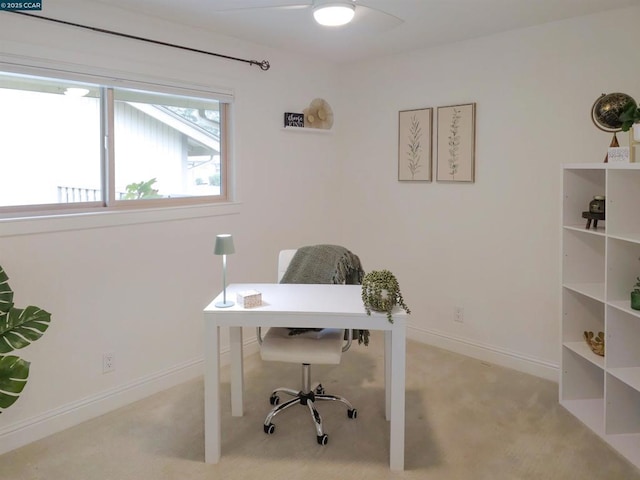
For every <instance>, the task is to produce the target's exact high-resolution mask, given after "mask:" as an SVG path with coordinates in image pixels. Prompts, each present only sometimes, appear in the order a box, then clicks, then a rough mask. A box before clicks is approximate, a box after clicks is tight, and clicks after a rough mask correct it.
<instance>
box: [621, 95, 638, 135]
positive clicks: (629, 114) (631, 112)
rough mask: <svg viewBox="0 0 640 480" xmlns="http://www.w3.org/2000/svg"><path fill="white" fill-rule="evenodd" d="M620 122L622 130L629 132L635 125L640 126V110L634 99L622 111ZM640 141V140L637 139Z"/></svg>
mask: <svg viewBox="0 0 640 480" xmlns="http://www.w3.org/2000/svg"><path fill="white" fill-rule="evenodd" d="M619 120H620V122H621V125H620V130H622V131H623V132H628V131H629V129H630V128H631V127H633V126H634V124H637V125H638V126H640V108H639V107H638V104H637V103H636V101H635V100H634V99H630V100H629V101H628V102H627V103H626V104H625V106H624V108H623V109H622V113H621V114H620V117H619ZM636 140H640V138H636Z"/></svg>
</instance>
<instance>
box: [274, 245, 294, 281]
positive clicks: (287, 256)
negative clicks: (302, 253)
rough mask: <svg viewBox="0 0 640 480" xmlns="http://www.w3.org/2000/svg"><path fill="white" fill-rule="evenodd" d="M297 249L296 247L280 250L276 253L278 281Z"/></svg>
mask: <svg viewBox="0 0 640 480" xmlns="http://www.w3.org/2000/svg"><path fill="white" fill-rule="evenodd" d="M297 251H298V249H297V248H294V249H292V250H280V254H279V255H278V282H280V280H282V277H283V276H284V273H285V272H286V271H287V267H288V266H289V264H290V263H291V260H292V259H293V256H294V255H295V254H296V252H297Z"/></svg>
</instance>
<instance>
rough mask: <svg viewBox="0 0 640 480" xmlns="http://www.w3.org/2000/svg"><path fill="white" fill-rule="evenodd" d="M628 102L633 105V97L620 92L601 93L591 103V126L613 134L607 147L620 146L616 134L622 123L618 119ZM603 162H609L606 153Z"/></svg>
mask: <svg viewBox="0 0 640 480" xmlns="http://www.w3.org/2000/svg"><path fill="white" fill-rule="evenodd" d="M630 102H633V104H634V105H635V103H636V101H635V100H634V99H633V97H631V96H630V95H627V94H626V93H620V92H615V93H609V94H606V93H603V94H602V95H600V96H599V97H598V98H597V99H596V101H595V102H593V106H592V107H591V120H592V121H593V124H594V125H595V126H596V127H597V128H599V129H600V130H602V131H603V132H609V133H613V138H612V139H611V144H610V145H609V147H619V146H620V144H619V143H618V138H617V137H616V133H617V132H619V131H621V130H622V125H623V122H622V120H621V118H620V117H621V115H622V114H623V112H624V111H625V107H626V106H627V105H628V104H629V103H630ZM627 130H628V128H627ZM604 161H605V163H607V162H608V161H609V154H608V153H607V155H606V156H605V157H604Z"/></svg>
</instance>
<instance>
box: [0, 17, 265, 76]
mask: <svg viewBox="0 0 640 480" xmlns="http://www.w3.org/2000/svg"><path fill="white" fill-rule="evenodd" d="M9 12H11V13H17V14H18V15H24V16H26V17H33V18H39V19H40V20H47V21H49V22H55V23H61V24H63V25H70V26H72V27H78V28H84V29H86V30H92V31H94V32H99V33H106V34H108V35H115V36H118V37H123V38H130V39H132V40H140V41H141V42H147V43H154V44H156V45H162V46H165V47H171V48H179V49H181V50H187V51H189V52H195V53H203V54H205V55H211V56H214V57H219V58H225V59H227V60H235V61H236V62H245V63H248V64H249V65H257V66H259V67H260V70H269V68H271V65H270V64H269V61H268V60H262V61H261V62H260V61H258V60H247V59H244V58H238V57H231V56H229V55H223V54H221V53H213V52H207V51H206V50H199V49H197V48H191V47H183V46H182V45H175V44H173V43H168V42H162V41H160V40H152V39H150V38H144V37H138V36H136V35H130V34H128V33H121V32H114V31H113V30H106V29H104V28H98V27H90V26H88V25H82V24H80V23H74V22H68V21H66V20H58V19H57V18H49V17H42V16H40V15H33V14H31V13H25V12H18V11H16V10H9Z"/></svg>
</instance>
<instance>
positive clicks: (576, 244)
mask: <svg viewBox="0 0 640 480" xmlns="http://www.w3.org/2000/svg"><path fill="white" fill-rule="evenodd" d="M562 177H563V178H562V185H563V194H562V203H563V204H562V319H561V325H562V326H561V339H562V340H561V342H562V355H561V359H562V369H561V375H560V404H561V405H563V406H564V407H565V408H566V409H567V410H569V411H570V412H571V413H572V414H573V415H575V416H576V417H577V418H578V419H580V420H581V421H582V422H584V423H585V425H587V426H588V427H589V428H591V429H592V430H593V431H594V432H596V433H597V434H598V435H600V436H601V437H602V438H603V439H604V440H605V441H607V442H608V443H609V444H610V445H611V446H613V447H614V448H615V449H616V450H618V451H619V452H620V453H621V454H622V455H624V456H625V457H627V458H628V459H629V460H630V461H631V462H632V463H633V464H634V465H636V466H638V467H640V448H639V447H640V312H639V311H636V310H632V309H631V307H630V298H629V293H630V291H631V290H632V289H633V285H634V284H635V282H636V277H638V276H640V164H636V163H629V164H606V163H601V164H595V163H589V164H567V165H564V166H563V168H562ZM597 195H604V196H605V198H606V220H605V221H600V222H598V227H597V228H594V227H593V225H591V228H589V229H587V228H586V226H587V220H586V219H583V218H582V212H584V211H588V209H589V202H590V201H591V200H592V199H593V197H594V196H597ZM584 331H593V332H594V333H596V334H597V332H599V331H602V332H605V357H601V356H598V355H596V354H594V353H593V352H592V351H591V350H590V349H589V347H588V346H587V344H586V342H585V341H584V338H583V332H584Z"/></svg>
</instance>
